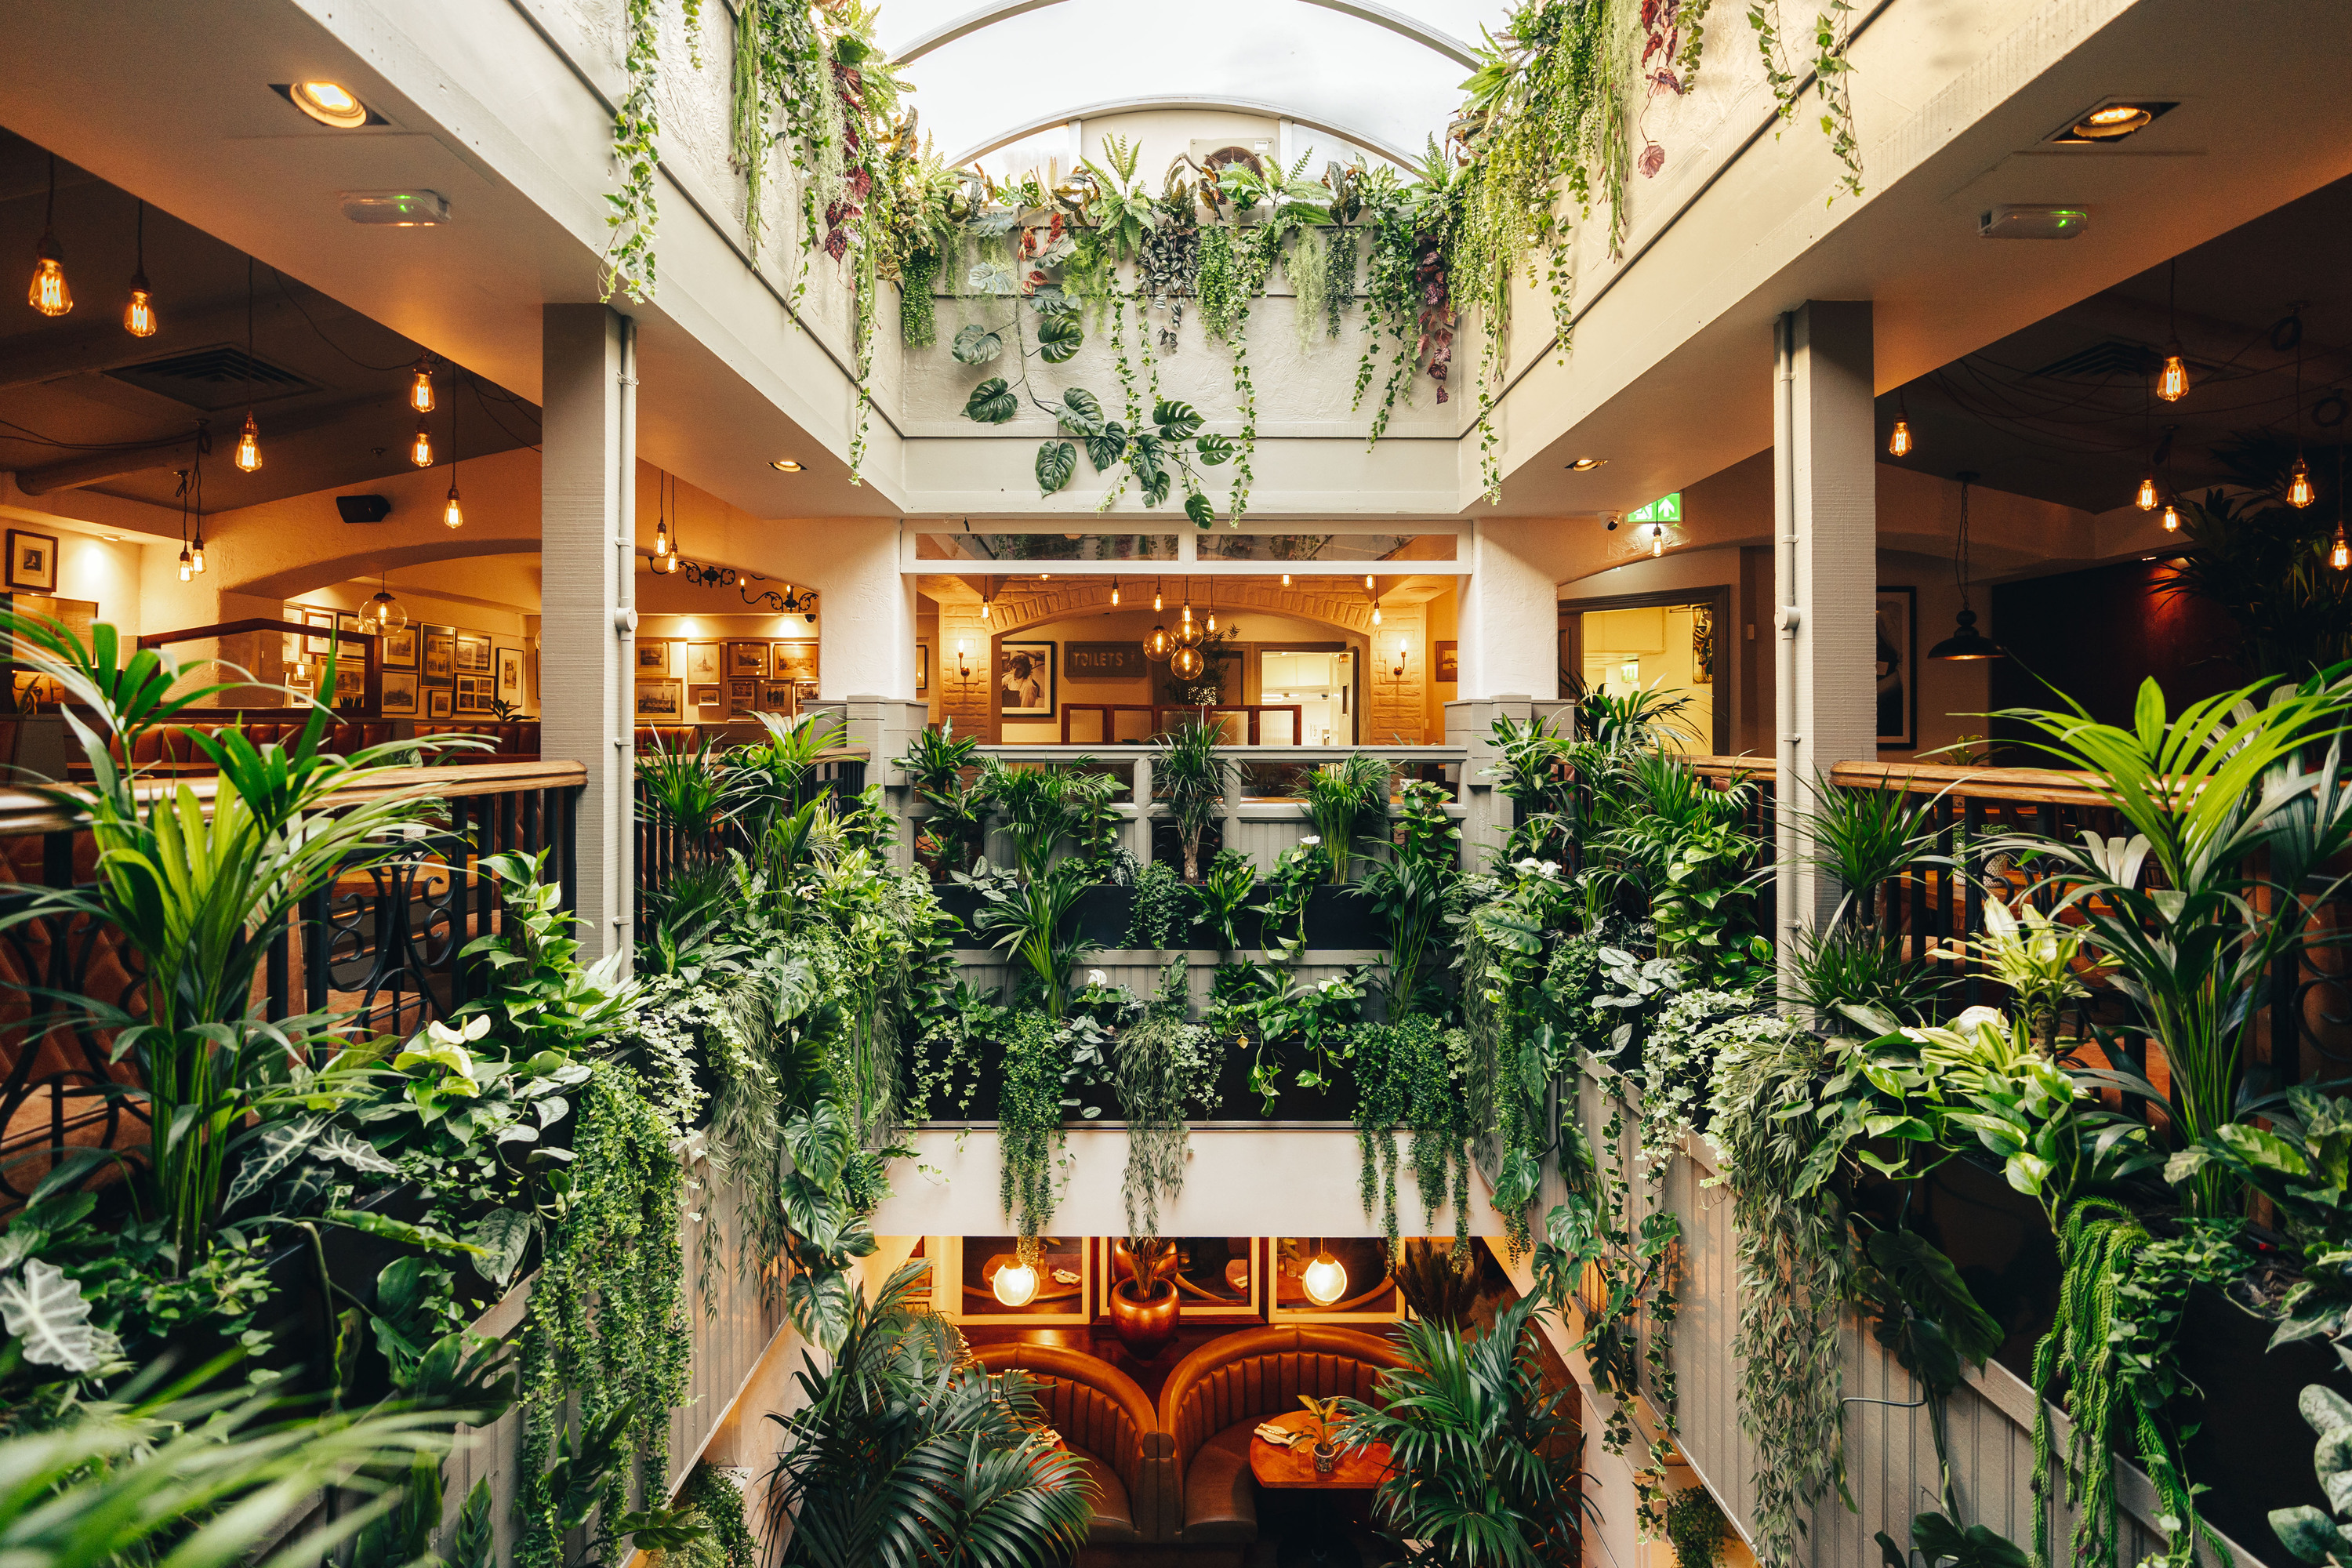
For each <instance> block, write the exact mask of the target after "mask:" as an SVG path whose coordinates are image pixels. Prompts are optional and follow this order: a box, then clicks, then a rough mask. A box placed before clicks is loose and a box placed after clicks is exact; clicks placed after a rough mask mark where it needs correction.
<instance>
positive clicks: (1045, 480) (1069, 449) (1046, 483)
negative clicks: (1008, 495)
mask: <svg viewBox="0 0 2352 1568" xmlns="http://www.w3.org/2000/svg"><path fill="white" fill-rule="evenodd" d="M1077 471H1078V449H1077V448H1076V447H1073V446H1071V445H1070V444H1069V443H1068V442H1067V441H1045V442H1042V443H1040V444H1039V446H1038V447H1037V493H1038V494H1039V495H1041V496H1049V495H1052V494H1053V493H1054V492H1055V490H1058V489H1061V488H1062V487H1063V486H1065V485H1066V484H1068V483H1069V482H1070V476H1071V475H1073V474H1075V473H1076V472H1077Z"/></svg>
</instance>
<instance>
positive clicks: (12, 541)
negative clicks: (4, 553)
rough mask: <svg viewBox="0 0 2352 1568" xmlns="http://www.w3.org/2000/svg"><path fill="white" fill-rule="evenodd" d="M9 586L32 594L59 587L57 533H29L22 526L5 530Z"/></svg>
mask: <svg viewBox="0 0 2352 1568" xmlns="http://www.w3.org/2000/svg"><path fill="white" fill-rule="evenodd" d="M8 586H10V587H11V588H23V589H26V590H27V591H29V592H31V593H35V594H54V593H56V592H57V591H58V537H57V535H56V534H54V533H30V532H27V531H25V530H24V529H21V528H12V529H10V530H9V531H8Z"/></svg>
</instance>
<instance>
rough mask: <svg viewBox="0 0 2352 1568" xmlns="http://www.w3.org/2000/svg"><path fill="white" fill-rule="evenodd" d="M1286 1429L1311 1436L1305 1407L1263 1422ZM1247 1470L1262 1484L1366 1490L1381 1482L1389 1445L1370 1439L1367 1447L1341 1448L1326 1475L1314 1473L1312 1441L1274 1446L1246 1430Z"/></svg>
mask: <svg viewBox="0 0 2352 1568" xmlns="http://www.w3.org/2000/svg"><path fill="white" fill-rule="evenodd" d="M1265 1424H1266V1425H1269V1426H1279V1427H1281V1428H1282V1429H1283V1430H1284V1431H1286V1432H1305V1433H1307V1434H1308V1435H1309V1436H1312V1435H1313V1433H1314V1431H1315V1428H1316V1420H1315V1417H1314V1416H1313V1415H1310V1414H1308V1413H1307V1411H1305V1410H1290V1411H1285V1412H1284V1413H1283V1414H1282V1415H1276V1416H1271V1417H1269V1418H1268V1419H1267V1422H1266V1423H1265ZM1249 1460H1250V1474H1251V1475H1254V1476H1255V1477H1256V1478H1257V1484H1258V1485H1260V1486H1262V1487H1274V1488H1277V1489H1286V1490H1301V1491H1369V1490H1370V1489H1372V1488H1373V1487H1376V1486H1378V1485H1380V1484H1381V1477H1382V1476H1385V1475H1386V1474H1388V1468H1389V1446H1388V1445H1387V1444H1386V1443H1374V1444H1372V1445H1370V1447H1362V1448H1342V1449H1340V1450H1339V1463H1338V1464H1337V1465H1336V1466H1334V1467H1333V1468H1332V1470H1331V1473H1330V1474H1329V1475H1328V1476H1318V1475H1317V1474H1316V1473H1315V1445H1314V1444H1313V1443H1312V1442H1299V1443H1295V1444H1293V1445H1292V1446H1291V1447H1287V1448H1277V1447H1275V1446H1274V1445H1273V1444H1272V1443H1269V1442H1267V1441H1266V1440H1265V1438H1263V1437H1261V1436H1257V1434H1255V1432H1253V1433H1252V1434H1250V1446H1249Z"/></svg>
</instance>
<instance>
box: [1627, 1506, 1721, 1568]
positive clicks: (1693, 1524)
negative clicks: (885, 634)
mask: <svg viewBox="0 0 2352 1568" xmlns="http://www.w3.org/2000/svg"><path fill="white" fill-rule="evenodd" d="M1643 1522H1644V1523H1645V1524H1647V1525H1648V1526H1649V1528H1650V1529H1651V1530H1653V1531H1656V1532H1657V1534H1658V1535H1660V1536H1662V1537H1664V1540H1665V1542H1666V1543H1667V1544H1668V1545H1670V1546H1672V1547H1673V1548H1674V1549H1675V1568H1717V1564H1719V1563H1722V1561H1723V1532H1724V1529H1725V1521H1724V1517H1723V1510H1722V1509H1721V1508H1720V1507H1718V1506H1717V1503H1716V1500H1715V1494H1713V1493H1712V1492H1710V1491H1708V1490H1707V1489H1706V1488H1705V1487H1685V1488H1683V1489H1680V1490H1679V1491H1672V1492H1668V1493H1666V1494H1665V1495H1664V1497H1663V1498H1661V1499H1658V1500H1656V1501H1655V1503H1654V1506H1653V1507H1651V1508H1650V1509H1648V1510H1646V1511H1645V1512H1644V1514H1643Z"/></svg>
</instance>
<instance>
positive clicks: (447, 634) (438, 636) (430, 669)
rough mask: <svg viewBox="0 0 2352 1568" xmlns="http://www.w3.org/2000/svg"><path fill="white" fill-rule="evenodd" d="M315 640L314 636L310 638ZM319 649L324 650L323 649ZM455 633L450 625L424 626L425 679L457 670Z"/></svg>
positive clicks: (439, 678)
mask: <svg viewBox="0 0 2352 1568" xmlns="http://www.w3.org/2000/svg"><path fill="white" fill-rule="evenodd" d="M311 640H312V641H314V642H315V641H316V640H317V639H316V638H312V639H311ZM320 651H322V652H323V651H324V650H323V649H322V650H320ZM456 672H457V631H456V629H455V628H453V627H450V626H426V627H425V679H427V680H446V679H449V677H450V676H451V675H453V674H455V673H456Z"/></svg>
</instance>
